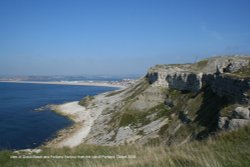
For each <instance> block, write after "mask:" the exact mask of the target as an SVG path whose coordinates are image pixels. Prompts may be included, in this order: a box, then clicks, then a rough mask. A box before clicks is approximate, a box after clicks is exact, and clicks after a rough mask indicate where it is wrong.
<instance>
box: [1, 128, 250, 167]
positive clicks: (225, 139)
mask: <svg viewBox="0 0 250 167" xmlns="http://www.w3.org/2000/svg"><path fill="white" fill-rule="evenodd" d="M249 145H250V127H249V126H247V127H245V128H242V129H239V130H237V131H233V132H230V133H224V134H220V135H218V136H215V137H213V138H209V140H205V141H201V142H197V141H196V142H192V143H189V144H184V145H179V146H171V147H166V146H163V145H151V146H138V145H124V146H113V147H110V146H93V145H84V144H83V145H80V146H78V147H76V148H73V149H69V148H61V149H50V148H46V149H44V150H43V152H41V153H38V154H32V155H37V156H53V155H54V156H56V155H57V156H64V155H65V156H68V158H64V159H49V158H47V159H46V158H45V159H11V158H10V156H12V155H17V154H14V153H12V152H11V151H2V152H0V164H1V166H3V167H12V166H19V167H26V166H41V167H47V166H52V167H55V166H89V167H105V166H109V167H115V166H123V167H134V166H135V167H136V166H137V167H141V166H148V167H151V166H155V167H166V166H173V167H184V166H185V167H188V166H190V167H212V166H218V167H220V166H221V167H223V166H225V167H241V166H250V158H249V157H250V149H249ZM21 155H24V154H21ZM100 155H102V156H111V158H93V156H100ZM118 155H124V156H126V155H130V156H131V158H119V157H118ZM134 155H135V156H136V157H135V158H133V156H134ZM70 156H92V158H85V159H80V158H75V159H74V158H73V159H72V158H69V157H70ZM112 156H113V158H112ZM115 156H117V158H114V157H115Z"/></svg>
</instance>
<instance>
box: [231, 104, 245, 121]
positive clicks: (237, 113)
mask: <svg viewBox="0 0 250 167" xmlns="http://www.w3.org/2000/svg"><path fill="white" fill-rule="evenodd" d="M233 118H239V119H249V109H248V108H247V107H237V108H235V110H234V111H233Z"/></svg>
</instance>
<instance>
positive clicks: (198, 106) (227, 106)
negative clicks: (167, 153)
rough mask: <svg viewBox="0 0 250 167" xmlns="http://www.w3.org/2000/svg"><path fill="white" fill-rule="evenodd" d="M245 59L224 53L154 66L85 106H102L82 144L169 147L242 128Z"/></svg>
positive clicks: (245, 98)
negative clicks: (132, 81) (127, 86)
mask: <svg viewBox="0 0 250 167" xmlns="http://www.w3.org/2000/svg"><path fill="white" fill-rule="evenodd" d="M249 62H250V57H248V56H245V57H243V56H228V57H214V58H210V59H205V60H202V61H200V62H197V63H194V64H175V65H156V66H155V67H152V68H150V69H149V70H148V72H147V74H146V75H145V77H142V78H141V79H139V80H138V81H137V82H136V83H135V84H133V85H131V86H130V87H129V88H127V89H123V90H119V91H115V92H111V93H108V94H105V97H103V98H101V99H102V100H101V101H100V98H93V99H92V101H91V102H90V104H89V105H88V106H85V107H87V108H94V107H95V105H96V104H105V105H106V107H105V109H103V111H102V112H101V113H100V115H99V116H98V117H97V119H96V120H95V121H94V124H93V125H92V128H91V130H90V133H89V134H88V136H87V137H86V138H85V139H84V142H85V143H89V144H97V145H120V144H125V143H139V144H152V143H164V144H167V145H172V144H182V143H185V142H188V141H192V140H200V139H204V138H206V137H208V136H210V135H212V134H217V133H220V132H221V131H224V130H233V129H237V128H239V127H242V126H245V125H247V124H248V123H249V121H250V120H249V105H250V101H249V99H250V96H249V95H250V94H249V90H250V89H249V88H250V78H249ZM239 107H240V108H239ZM242 115H244V116H242Z"/></svg>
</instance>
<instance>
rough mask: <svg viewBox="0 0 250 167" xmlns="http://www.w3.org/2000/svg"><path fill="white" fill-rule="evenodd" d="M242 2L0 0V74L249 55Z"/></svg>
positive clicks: (94, 71) (125, 69) (101, 69)
mask: <svg viewBox="0 0 250 167" xmlns="http://www.w3.org/2000/svg"><path fill="white" fill-rule="evenodd" d="M249 6H250V1H248V0H237V1H235V0H210V1H199V0H190V1H181V0H156V1H151V0H136V1H134V0H124V1H122V0H121V1H116V0H106V1H102V0H93V1H90V0H89V1H81V0H75V1H66V0H60V1H59V0H53V1H49V0H43V1H32V0H27V1H19V0H12V1H8V0H2V1H0V75H1V76H3V75H12V76H13V75H14V76H28V75H38V76H54V75H83V74H88V75H120V74H122V75H125V74H126V75H127V74H130V75H131V74H145V73H146V70H147V69H148V68H149V67H151V66H154V65H155V64H175V63H177V64H178V63H192V62H195V61H196V60H200V59H203V58H207V57H211V56H215V55H232V54H250V22H249V17H250V10H249V9H248V8H249Z"/></svg>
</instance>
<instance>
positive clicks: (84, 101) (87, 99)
mask: <svg viewBox="0 0 250 167" xmlns="http://www.w3.org/2000/svg"><path fill="white" fill-rule="evenodd" d="M94 98H95V97H94V96H86V97H85V98H83V99H82V100H80V101H79V105H81V106H84V107H87V106H88V105H89V103H90V102H91V101H92V100H93V99H94Z"/></svg>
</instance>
